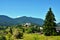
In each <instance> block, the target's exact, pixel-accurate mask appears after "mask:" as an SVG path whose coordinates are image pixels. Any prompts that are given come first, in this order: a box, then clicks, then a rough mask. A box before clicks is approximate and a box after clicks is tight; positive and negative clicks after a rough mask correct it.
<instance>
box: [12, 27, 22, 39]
mask: <svg viewBox="0 0 60 40" xmlns="http://www.w3.org/2000/svg"><path fill="white" fill-rule="evenodd" d="M13 36H14V37H15V38H16V39H21V38H23V32H22V31H20V29H19V28H15V29H14V32H13Z"/></svg>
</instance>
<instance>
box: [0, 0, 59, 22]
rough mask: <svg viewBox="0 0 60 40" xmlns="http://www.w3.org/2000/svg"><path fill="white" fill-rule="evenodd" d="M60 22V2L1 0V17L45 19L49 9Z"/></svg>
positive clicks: (48, 0) (56, 0) (47, 0)
mask: <svg viewBox="0 0 60 40" xmlns="http://www.w3.org/2000/svg"><path fill="white" fill-rule="evenodd" d="M50 7H51V8H52V11H53V13H54V15H55V18H56V22H60V15H59V14H60V0H0V15H6V16H9V17H11V18H17V17H21V16H27V17H35V18H41V19H45V16H46V13H47V12H48V10H49V8H50Z"/></svg>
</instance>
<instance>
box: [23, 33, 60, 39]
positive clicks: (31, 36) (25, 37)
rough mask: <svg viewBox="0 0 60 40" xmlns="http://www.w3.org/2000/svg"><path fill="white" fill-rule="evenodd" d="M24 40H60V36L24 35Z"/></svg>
mask: <svg viewBox="0 0 60 40" xmlns="http://www.w3.org/2000/svg"><path fill="white" fill-rule="evenodd" d="M23 40H60V36H44V35H41V34H38V33H34V34H24V37H23Z"/></svg>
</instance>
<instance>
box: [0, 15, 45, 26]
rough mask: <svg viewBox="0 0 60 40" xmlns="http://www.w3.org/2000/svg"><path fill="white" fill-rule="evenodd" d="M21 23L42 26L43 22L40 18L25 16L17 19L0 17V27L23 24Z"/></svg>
mask: <svg viewBox="0 0 60 40" xmlns="http://www.w3.org/2000/svg"><path fill="white" fill-rule="evenodd" d="M23 23H33V24H38V25H43V23H44V20H43V19H40V18H33V17H26V16H22V17H19V18H10V17H8V16H5V15H0V25H1V26H10V25H17V24H23Z"/></svg>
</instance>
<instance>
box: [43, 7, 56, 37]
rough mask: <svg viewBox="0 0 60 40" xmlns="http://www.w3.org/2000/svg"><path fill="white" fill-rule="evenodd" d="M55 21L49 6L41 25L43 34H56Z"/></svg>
mask: <svg viewBox="0 0 60 40" xmlns="http://www.w3.org/2000/svg"><path fill="white" fill-rule="evenodd" d="M55 21H56V19H55V16H54V14H53V12H52V10H51V8H49V11H48V12H47V15H46V18H45V22H44V27H43V31H44V34H45V35H47V36H50V35H56V29H55V27H56V23H55Z"/></svg>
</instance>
